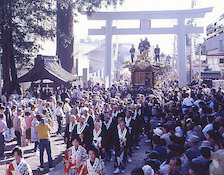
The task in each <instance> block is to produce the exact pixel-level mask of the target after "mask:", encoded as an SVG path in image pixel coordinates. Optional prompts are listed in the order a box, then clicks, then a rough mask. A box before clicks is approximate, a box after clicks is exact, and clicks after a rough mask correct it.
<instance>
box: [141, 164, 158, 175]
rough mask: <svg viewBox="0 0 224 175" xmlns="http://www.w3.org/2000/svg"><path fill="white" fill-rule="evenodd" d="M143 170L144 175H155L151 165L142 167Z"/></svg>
mask: <svg viewBox="0 0 224 175" xmlns="http://www.w3.org/2000/svg"><path fill="white" fill-rule="evenodd" d="M142 170H143V171H144V175H154V174H155V172H154V170H153V169H152V168H151V166H149V165H145V166H143V167H142Z"/></svg>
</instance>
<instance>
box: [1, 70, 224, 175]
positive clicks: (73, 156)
mask: <svg viewBox="0 0 224 175" xmlns="http://www.w3.org/2000/svg"><path fill="white" fill-rule="evenodd" d="M167 77H172V78H171V79H169V78H167ZM167 77H166V78H163V79H162V78H161V79H159V80H160V84H159V85H158V87H157V88H154V89H151V88H144V89H142V88H139V87H137V88H136V87H131V86H128V85H127V84H126V83H123V84H121V83H119V82H117V83H115V84H114V85H113V86H112V87H111V88H110V89H105V88H104V86H101V85H99V84H96V85H94V86H93V85H91V86H89V87H87V88H85V89H83V88H81V87H80V86H79V87H73V88H70V89H66V88H60V89H58V90H55V91H53V90H49V89H47V90H46V89H45V90H40V89H32V90H28V91H26V92H24V93H22V94H20V95H19V94H18V93H17V92H16V91H14V92H13V93H12V94H10V95H8V94H7V93H6V92H5V93H4V94H3V95H2V98H1V102H2V103H1V105H0V137H1V138H0V157H3V156H4V144H5V143H4V140H5V141H6V142H10V141H11V140H13V139H16V141H17V145H18V146H17V147H15V148H14V149H13V151H12V155H13V157H14V158H15V160H14V161H13V162H12V163H10V165H9V167H8V170H7V174H8V175H11V174H13V173H15V172H16V173H18V174H32V171H31V168H30V166H29V162H26V161H25V160H24V159H23V153H22V151H21V147H24V146H27V145H29V144H31V142H32V143H34V153H35V154H36V155H39V158H40V171H43V170H44V168H45V167H44V158H43V154H44V150H45V149H46V151H47V155H48V167H49V171H53V170H54V168H53V160H52V156H51V150H52V149H51V142H50V139H49V138H50V137H51V133H50V132H51V130H52V127H54V128H56V127H57V132H56V134H58V135H62V136H63V137H64V141H65V143H66V145H67V148H66V150H65V156H64V157H63V163H64V172H65V173H66V174H70V175H78V174H91V175H95V174H99V175H105V174H111V173H114V174H119V173H125V168H126V165H127V163H131V162H132V153H133V151H135V150H139V149H141V144H143V141H146V143H147V144H148V151H147V152H146V154H147V156H146V158H145V160H144V161H145V165H142V167H137V168H135V169H134V170H133V171H132V174H133V175H154V174H155V175H188V174H189V175H206V174H214V175H222V174H223V172H224V171H223V170H224V164H223V162H224V149H223V148H224V139H223V136H224V118H223V117H224V103H223V102H224V98H223V97H224V93H223V91H222V89H221V88H220V89H219V90H215V89H212V88H208V87H207V86H206V85H202V86H191V87H190V86H188V87H183V88H178V84H177V81H175V74H171V73H170V74H169V75H167ZM54 121H57V125H54V124H53V123H54ZM145 138H146V139H145ZM142 159H144V158H142ZM111 161H113V162H114V167H115V169H114V172H106V168H105V164H104V163H105V162H111Z"/></svg>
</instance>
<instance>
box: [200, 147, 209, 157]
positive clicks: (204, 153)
mask: <svg viewBox="0 0 224 175" xmlns="http://www.w3.org/2000/svg"><path fill="white" fill-rule="evenodd" d="M201 155H202V156H203V157H204V158H206V159H209V158H211V149H210V148H201Z"/></svg>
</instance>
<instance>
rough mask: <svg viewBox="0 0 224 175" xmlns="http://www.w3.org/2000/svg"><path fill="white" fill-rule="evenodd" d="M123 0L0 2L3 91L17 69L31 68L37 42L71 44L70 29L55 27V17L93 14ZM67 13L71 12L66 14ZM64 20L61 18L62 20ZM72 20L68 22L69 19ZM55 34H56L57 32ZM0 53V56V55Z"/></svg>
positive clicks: (24, 0) (9, 85) (13, 0)
mask: <svg viewBox="0 0 224 175" xmlns="http://www.w3.org/2000/svg"><path fill="white" fill-rule="evenodd" d="M122 2H123V0H0V54H1V55H2V67H3V81H4V89H5V90H7V91H10V90H12V89H11V88H14V87H13V86H11V85H12V82H13V83H14V84H13V85H15V83H16V81H17V73H16V71H17V69H20V68H21V67H24V66H26V67H30V65H31V64H32V62H30V60H32V58H33V57H34V56H35V55H36V53H37V52H38V51H39V50H40V49H41V45H40V40H43V41H44V40H48V39H54V38H55V36H56V33H57V35H58V37H60V38H61V42H60V44H61V46H62V48H67V47H68V46H69V45H70V44H72V42H73V38H72V37H70V35H69V32H68V31H70V33H71V30H72V31H73V25H70V26H69V27H72V28H70V29H69V30H61V29H62V28H63V27H64V28H66V26H61V29H59V28H56V23H57V20H56V19H57V15H58V14H59V13H62V14H63V15H62V17H63V16H64V17H66V15H70V17H72V20H73V22H74V18H73V17H74V15H76V14H77V13H79V12H80V11H87V12H88V14H91V13H93V12H94V11H95V10H97V9H99V8H101V7H107V6H110V5H113V6H116V5H118V4H121V3H122ZM69 11H70V12H71V11H72V13H69ZM62 20H63V18H62ZM70 21H71V20H70ZM56 31H57V32H56ZM1 52H2V53H1Z"/></svg>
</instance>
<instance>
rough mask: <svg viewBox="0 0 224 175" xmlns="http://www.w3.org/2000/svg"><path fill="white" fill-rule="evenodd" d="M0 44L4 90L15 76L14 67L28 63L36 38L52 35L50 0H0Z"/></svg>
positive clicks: (38, 46) (35, 50) (15, 68)
mask: <svg viewBox="0 0 224 175" xmlns="http://www.w3.org/2000/svg"><path fill="white" fill-rule="evenodd" d="M0 11H1V12H0V47H1V48H2V67H3V81H4V87H5V90H7V91H10V90H11V87H12V86H11V83H12V82H13V83H14V84H13V85H15V83H16V80H17V73H16V70H17V69H19V68H21V67H23V66H24V65H25V66H28V65H29V63H30V59H31V58H32V57H33V55H34V54H35V53H37V52H38V51H39V49H40V48H41V45H40V44H39V42H38V41H39V40H40V39H42V40H44V39H53V38H54V37H55V22H56V21H55V15H56V6H55V4H54V1H53V0H41V1H40V0H3V1H2V0H1V2H0Z"/></svg>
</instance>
